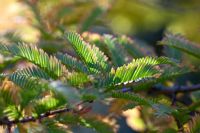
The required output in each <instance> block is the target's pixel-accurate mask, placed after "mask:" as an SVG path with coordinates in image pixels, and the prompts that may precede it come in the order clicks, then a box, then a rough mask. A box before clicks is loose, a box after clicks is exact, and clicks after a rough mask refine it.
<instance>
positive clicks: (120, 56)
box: [103, 35, 126, 67]
mask: <svg viewBox="0 0 200 133" xmlns="http://www.w3.org/2000/svg"><path fill="white" fill-rule="evenodd" d="M103 38H104V39H103V40H104V43H105V44H106V46H107V47H108V51H109V53H110V54H111V59H112V61H113V63H114V65H115V66H117V67H119V66H122V65H123V64H124V63H126V62H125V58H126V57H125V55H124V52H122V51H123V49H122V48H121V47H120V45H118V44H117V38H114V37H113V36H112V35H104V36H103Z"/></svg>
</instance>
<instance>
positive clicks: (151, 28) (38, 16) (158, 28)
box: [0, 0, 200, 43]
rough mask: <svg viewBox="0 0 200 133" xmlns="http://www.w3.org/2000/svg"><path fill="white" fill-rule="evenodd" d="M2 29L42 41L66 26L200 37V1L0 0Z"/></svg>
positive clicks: (153, 36)
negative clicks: (166, 32) (171, 33)
mask: <svg viewBox="0 0 200 133" xmlns="http://www.w3.org/2000/svg"><path fill="white" fill-rule="evenodd" d="M0 11H1V17H0V33H1V34H8V33H14V35H19V36H20V37H21V38H22V40H24V41H27V42H34V43H37V42H38V41H41V39H46V40H48V39H51V38H52V36H54V37H55V36H59V35H60V31H61V30H77V31H79V32H83V31H88V30H89V31H93V32H99V33H114V34H127V35H130V36H134V37H136V38H139V39H142V40H145V41H147V42H150V43H155V42H156V41H157V40H159V39H160V38H161V36H162V34H163V32H165V31H170V32H173V33H181V34H183V35H185V36H186V37H187V38H188V39H190V40H193V41H195V42H199V41H200V37H199V36H200V1H199V0H18V1H17V0H0Z"/></svg>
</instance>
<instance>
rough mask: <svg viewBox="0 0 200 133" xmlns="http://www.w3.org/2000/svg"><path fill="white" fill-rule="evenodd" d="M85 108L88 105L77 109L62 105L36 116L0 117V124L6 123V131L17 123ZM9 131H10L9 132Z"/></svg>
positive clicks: (75, 111)
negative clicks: (21, 117) (11, 118)
mask: <svg viewBox="0 0 200 133" xmlns="http://www.w3.org/2000/svg"><path fill="white" fill-rule="evenodd" d="M86 102H87V101H86ZM86 102H81V103H79V104H77V105H76V106H79V105H80V104H84V103H86ZM85 108H88V107H83V108H81V109H79V110H78V111H77V110H75V109H72V108H69V107H64V108H61V109H57V110H52V111H47V112H45V113H42V114H40V115H39V116H38V117H34V116H28V117H25V118H23V119H20V120H8V119H5V118H2V119H0V125H7V128H8V132H9V131H11V126H12V125H15V124H17V123H27V122H34V121H37V120H40V121H41V120H42V119H44V118H46V117H49V116H54V115H56V114H61V113H65V112H72V113H79V111H82V110H84V109H85ZM9 133H11V132H9Z"/></svg>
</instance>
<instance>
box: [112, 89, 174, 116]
mask: <svg viewBox="0 0 200 133" xmlns="http://www.w3.org/2000/svg"><path fill="white" fill-rule="evenodd" d="M111 95H112V97H113V98H120V99H126V100H131V101H133V102H134V103H137V104H138V105H144V106H149V107H151V108H153V109H154V110H155V111H156V112H155V115H156V116H158V117H161V116H164V115H169V114H172V113H173V112H175V111H177V110H176V109H173V108H171V107H170V106H168V105H165V104H161V103H159V102H158V101H157V100H156V99H155V100H154V99H148V98H142V97H140V96H139V95H137V94H134V93H123V92H113V93H112V94H111Z"/></svg>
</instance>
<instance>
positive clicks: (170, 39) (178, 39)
mask: <svg viewBox="0 0 200 133" xmlns="http://www.w3.org/2000/svg"><path fill="white" fill-rule="evenodd" d="M160 44H162V45H167V46H170V47H173V48H175V49H178V50H181V51H183V52H186V53H188V54H190V55H192V56H194V57H197V58H200V47H199V46H198V45H195V44H194V43H192V42H190V41H188V40H186V39H185V38H183V37H182V36H180V35H173V34H171V33H167V34H166V35H165V38H164V39H163V40H162V41H161V42H160Z"/></svg>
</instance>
